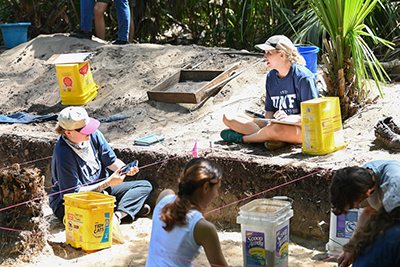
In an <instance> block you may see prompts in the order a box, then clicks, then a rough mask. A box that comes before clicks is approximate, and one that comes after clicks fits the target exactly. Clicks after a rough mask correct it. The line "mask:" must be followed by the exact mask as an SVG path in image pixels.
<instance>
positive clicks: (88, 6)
mask: <svg viewBox="0 0 400 267" xmlns="http://www.w3.org/2000/svg"><path fill="white" fill-rule="evenodd" d="M93 14H94V0H81V31H84V32H91V31H92V21H93Z"/></svg>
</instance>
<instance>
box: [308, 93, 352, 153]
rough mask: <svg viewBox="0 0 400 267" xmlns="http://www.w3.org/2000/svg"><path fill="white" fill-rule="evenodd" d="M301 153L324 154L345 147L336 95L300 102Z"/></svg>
mask: <svg viewBox="0 0 400 267" xmlns="http://www.w3.org/2000/svg"><path fill="white" fill-rule="evenodd" d="M301 121H302V123H301V124H302V125H301V126H302V135H303V153H307V154H313V155H325V154H328V153H331V152H334V151H337V150H339V149H342V148H344V147H345V145H346V144H345V142H344V138H343V128H342V118H341V114H340V104H339V98H338V97H320V98H316V99H311V100H308V101H304V102H302V103H301Z"/></svg>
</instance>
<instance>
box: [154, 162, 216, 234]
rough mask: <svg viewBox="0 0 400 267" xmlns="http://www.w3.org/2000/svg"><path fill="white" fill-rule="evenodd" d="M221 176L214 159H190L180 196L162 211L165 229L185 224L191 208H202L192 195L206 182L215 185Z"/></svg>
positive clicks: (161, 216)
mask: <svg viewBox="0 0 400 267" xmlns="http://www.w3.org/2000/svg"><path fill="white" fill-rule="evenodd" d="M221 177H222V171H221V169H220V168H219V167H218V166H217V165H216V164H215V163H213V162H212V161H210V160H208V159H205V158H194V159H192V160H190V161H189V162H188V163H187V164H186V166H185V168H184V170H183V172H182V174H181V178H180V181H181V182H180V183H179V191H178V196H177V197H176V198H175V200H174V201H173V202H171V203H168V204H166V205H165V206H164V207H163V208H162V210H161V212H160V219H161V221H163V222H164V223H165V225H164V226H163V228H164V230H166V231H171V230H172V228H173V227H174V226H175V225H178V226H182V225H185V224H186V215H187V214H188V212H189V211H190V210H191V209H197V210H201V208H200V207H198V206H197V203H196V201H195V200H193V199H192V197H191V196H193V194H194V193H195V191H196V190H197V189H198V188H201V187H202V186H203V185H204V184H205V183H206V182H209V183H210V186H214V185H215V184H217V183H218V182H219V180H220V179H221Z"/></svg>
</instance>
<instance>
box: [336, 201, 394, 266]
mask: <svg viewBox="0 0 400 267" xmlns="http://www.w3.org/2000/svg"><path fill="white" fill-rule="evenodd" d="M343 249H344V251H346V252H347V253H349V254H350V257H349V261H350V262H353V267H365V266H368V267H378V266H379V267H392V266H400V207H397V208H394V209H393V210H391V211H386V209H385V208H381V209H380V210H379V211H376V212H374V213H372V215H371V217H370V218H369V220H368V221H366V222H365V224H364V226H362V227H360V230H359V231H358V232H357V234H355V235H354V237H353V238H352V239H351V240H350V242H349V243H348V244H346V245H345V246H344V248H343Z"/></svg>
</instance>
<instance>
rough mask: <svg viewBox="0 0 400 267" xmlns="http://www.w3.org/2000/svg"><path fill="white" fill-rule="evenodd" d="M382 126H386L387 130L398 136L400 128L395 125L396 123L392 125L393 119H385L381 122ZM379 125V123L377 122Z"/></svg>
mask: <svg viewBox="0 0 400 267" xmlns="http://www.w3.org/2000/svg"><path fill="white" fill-rule="evenodd" d="M382 122H383V123H384V124H386V125H387V126H389V128H390V129H391V130H392V131H393V132H395V133H397V134H400V127H399V126H397V125H396V123H394V121H393V118H392V117H387V118H385V119H384V120H383V121H382ZM378 123H379V122H378Z"/></svg>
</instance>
